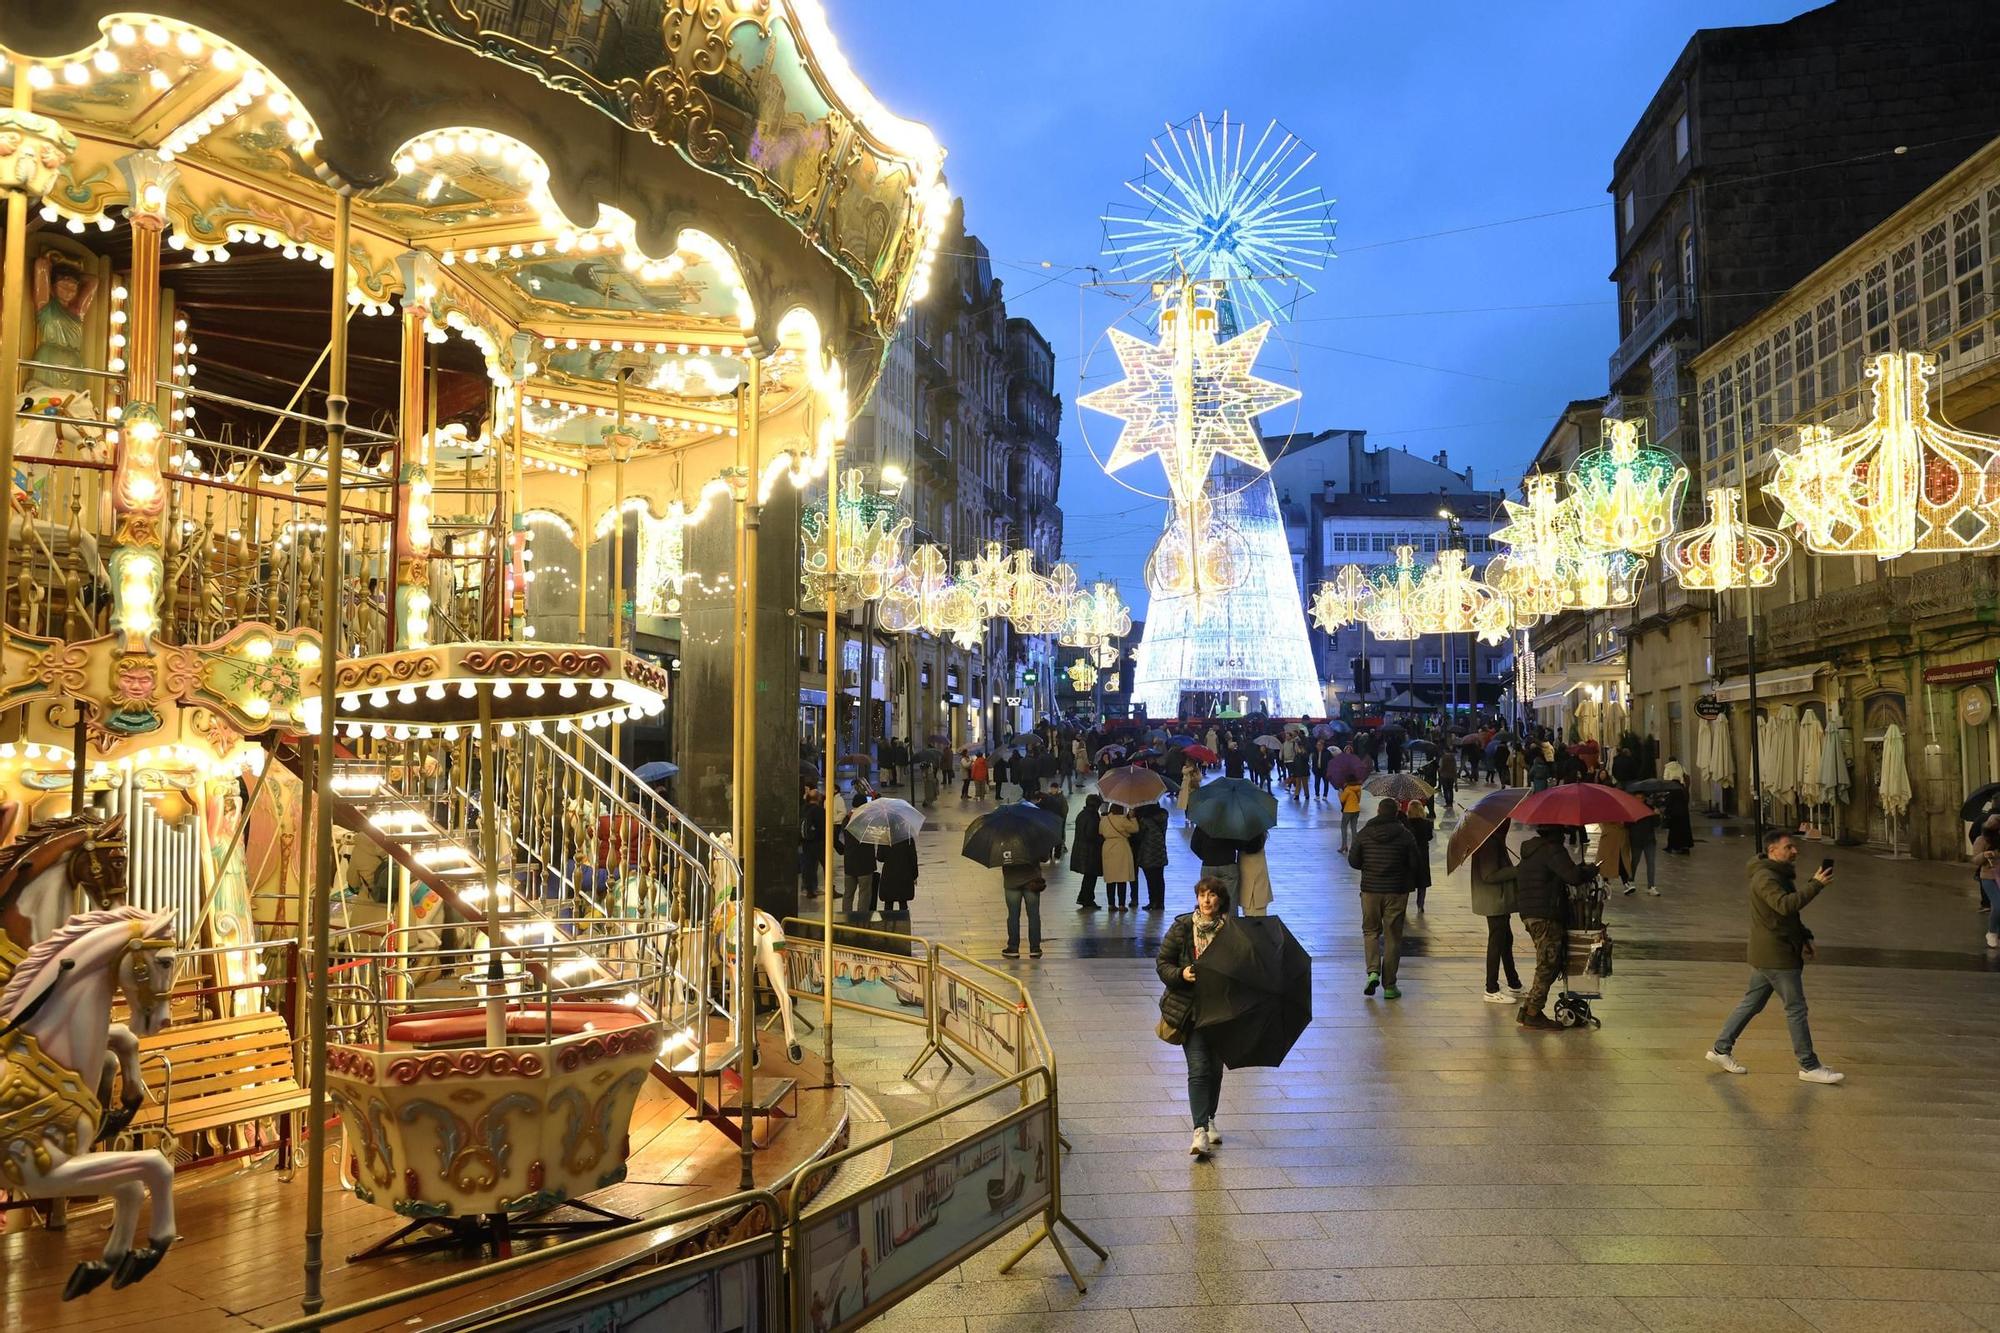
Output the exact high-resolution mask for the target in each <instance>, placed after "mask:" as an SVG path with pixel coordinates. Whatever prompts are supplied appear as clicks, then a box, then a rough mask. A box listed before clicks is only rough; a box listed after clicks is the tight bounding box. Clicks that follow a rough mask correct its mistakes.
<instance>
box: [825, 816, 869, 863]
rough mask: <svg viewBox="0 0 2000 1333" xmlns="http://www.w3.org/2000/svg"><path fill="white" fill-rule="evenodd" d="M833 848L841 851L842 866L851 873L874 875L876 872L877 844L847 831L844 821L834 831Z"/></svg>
mask: <svg viewBox="0 0 2000 1333" xmlns="http://www.w3.org/2000/svg"><path fill="white" fill-rule="evenodd" d="M833 849H834V850H835V851H836V852H839V853H840V868H841V869H842V870H844V871H846V872H847V873H848V874H850V875H872V874H874V873H875V844H874V843H872V842H863V841H862V840H861V839H859V838H857V837H854V836H853V835H851V834H850V833H848V831H847V825H846V824H845V823H842V824H841V826H840V827H839V828H838V829H836V830H835V831H834V835H833Z"/></svg>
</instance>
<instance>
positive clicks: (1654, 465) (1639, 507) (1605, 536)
mask: <svg viewBox="0 0 2000 1333" xmlns="http://www.w3.org/2000/svg"><path fill="white" fill-rule="evenodd" d="M1645 434H1646V425H1645V423H1644V422H1643V421H1619V420H1616V419H1610V418H1607V419H1606V420H1605V422H1604V442H1603V444H1602V445H1600V446H1599V447H1598V448H1596V449H1592V450H1590V451H1589V452H1588V453H1586V454H1584V455H1583V456H1582V457H1580V458H1578V459H1577V460H1576V466H1575V468H1573V469H1572V470H1571V471H1570V474H1569V486H1570V500H1569V503H1570V505H1571V507H1572V509H1573V510H1574V512H1575V522H1576V532H1577V541H1578V544H1579V545H1580V546H1581V547H1582V548H1583V549H1584V550H1586V551H1630V552H1631V553H1632V554H1634V555H1650V554H1651V553H1652V552H1653V550H1654V549H1655V548H1656V547H1658V546H1659V544H1660V543H1661V542H1662V541H1664V540H1665V539H1666V538H1667V536H1668V535H1669V534H1670V533H1672V532H1673V530H1674V526H1675V524H1676V522H1677V521H1678V519H1679V517H1680V512H1681V501H1682V500H1683V499H1685V498H1686V496H1687V486H1688V470H1687V468H1686V467H1685V466H1684V465H1683V464H1682V463H1681V460H1680V459H1678V458H1676V457H1675V456H1674V455H1672V454H1670V453H1668V452H1667V451H1666V450H1664V449H1655V448H1652V447H1651V446H1649V445H1647V444H1646V443H1645Z"/></svg>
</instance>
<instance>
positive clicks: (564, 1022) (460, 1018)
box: [387, 1003, 652, 1046]
mask: <svg viewBox="0 0 2000 1333" xmlns="http://www.w3.org/2000/svg"><path fill="white" fill-rule="evenodd" d="M651 1021H652V1020H651V1019H649V1018H647V1017H646V1015H644V1014H642V1013H640V1012H639V1011H637V1010H636V1009H632V1008H630V1007H629V1006H626V1005H622V1004H590V1003H575V1004H556V1005H552V1006H548V1007H547V1008H544V1006H542V1005H539V1004H530V1005H519V1004H510V1005H508V1006H507V1035H508V1036H510V1037H527V1038H542V1037H573V1036H576V1035H577V1034H579V1033H583V1032H615V1031H617V1030H618V1029H620V1028H629V1027H637V1026H638V1025H639V1024H641V1023H649V1022H651ZM387 1035H388V1038H389V1040H390V1041H402V1042H408V1043H410V1044H411V1045H413V1046H462V1045H465V1044H466V1043H468V1042H469V1043H471V1044H473V1045H480V1044H483V1043H484V1042H485V1040H486V1010H485V1008H484V1006H472V1007H468V1008H464V1009H441V1010H432V1011H429V1012H427V1013H426V1014H424V1016H423V1017H421V1018H399V1019H396V1020H395V1021H394V1022H392V1023H390V1024H389V1031H388V1034H387Z"/></svg>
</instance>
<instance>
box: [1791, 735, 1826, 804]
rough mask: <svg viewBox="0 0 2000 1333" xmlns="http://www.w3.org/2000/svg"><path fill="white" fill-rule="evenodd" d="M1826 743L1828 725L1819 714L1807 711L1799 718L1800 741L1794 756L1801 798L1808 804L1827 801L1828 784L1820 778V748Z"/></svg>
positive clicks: (1794, 766)
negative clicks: (1821, 719)
mask: <svg viewBox="0 0 2000 1333" xmlns="http://www.w3.org/2000/svg"><path fill="white" fill-rule="evenodd" d="M1825 743H1826V726H1825V724H1824V723H1822V722H1821V721H1820V720H1819V714H1818V713H1814V712H1807V713H1806V714H1805V716H1803V717H1801V718H1800V719H1799V732H1798V742H1797V744H1796V746H1795V747H1794V752H1793V756H1792V762H1793V768H1794V771H1795V772H1796V773H1797V775H1798V778H1797V783H1796V786H1797V788H1798V793H1799V799H1800V800H1801V801H1804V802H1805V803H1806V804H1807V805H1821V804H1824V803H1825V801H1826V785H1825V784H1824V783H1822V782H1821V781H1820V779H1819V757H1820V750H1821V749H1822V747H1823V746H1824V745H1825Z"/></svg>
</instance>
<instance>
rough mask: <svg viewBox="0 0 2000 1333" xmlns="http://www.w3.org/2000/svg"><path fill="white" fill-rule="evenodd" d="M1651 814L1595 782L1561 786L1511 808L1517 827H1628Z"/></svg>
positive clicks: (1637, 801)
mask: <svg viewBox="0 0 2000 1333" xmlns="http://www.w3.org/2000/svg"><path fill="white" fill-rule="evenodd" d="M1652 813H1653V811H1652V809H1651V808H1650V807H1649V806H1647V804H1646V803H1645V802H1644V801H1642V800H1640V799H1639V798H1638V797H1636V796H1628V795H1626V794H1625V793H1624V792H1622V791H1619V790H1618V789H1617V788H1616V787H1607V786H1604V785H1603V784H1602V783H1597V782H1565V783H1563V784H1562V785H1561V786H1559V787H1550V788H1548V789H1547V790H1544V791H1538V792H1536V793H1535V794H1534V795H1532V796H1530V797H1529V798H1528V799H1527V800H1525V801H1523V802H1521V803H1520V804H1519V805H1517V806H1515V807H1514V813H1513V816H1512V817H1513V819H1514V822H1515V823H1517V824H1568V825H1582V824H1630V823H1632V822H1634V821H1635V820H1640V819H1646V818H1649V817H1651V815H1652Z"/></svg>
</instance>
